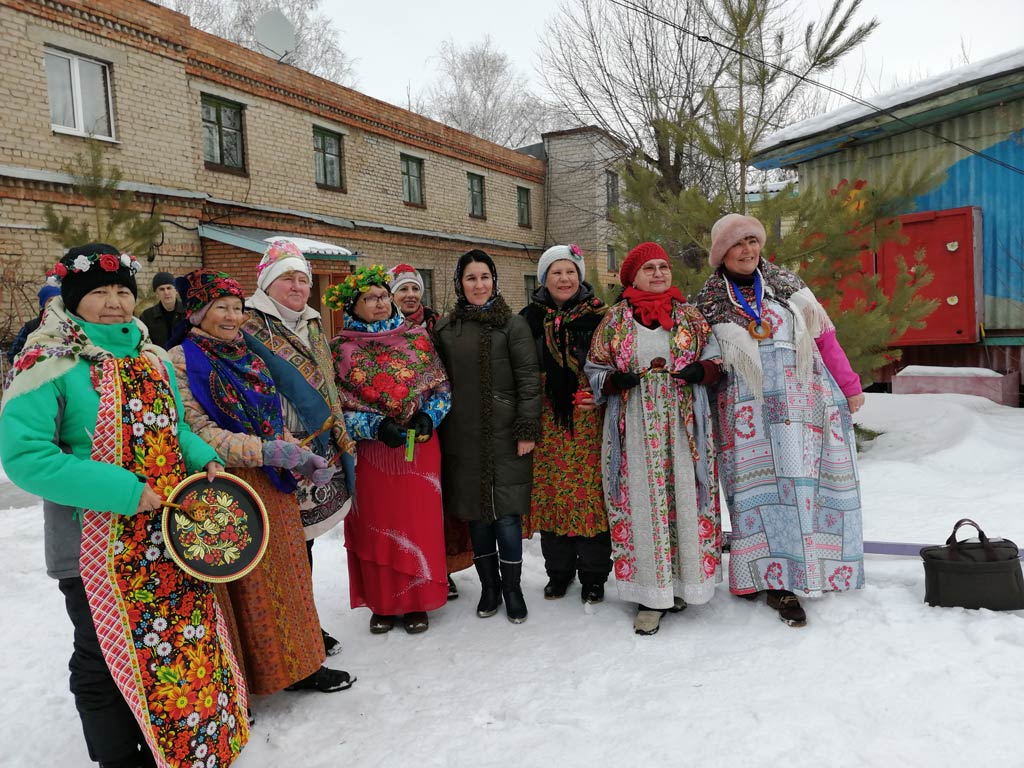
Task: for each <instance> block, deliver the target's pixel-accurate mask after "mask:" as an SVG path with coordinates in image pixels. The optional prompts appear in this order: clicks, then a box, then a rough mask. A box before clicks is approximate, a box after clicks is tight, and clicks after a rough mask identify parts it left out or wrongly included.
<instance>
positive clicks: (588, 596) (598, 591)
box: [580, 582, 604, 605]
mask: <svg viewBox="0 0 1024 768" xmlns="http://www.w3.org/2000/svg"><path fill="white" fill-rule="evenodd" d="M580 600H582V601H583V602H584V603H587V604H588V605H595V604H596V603H603V602H604V584H588V583H586V582H584V583H583V590H582V591H581V592H580Z"/></svg>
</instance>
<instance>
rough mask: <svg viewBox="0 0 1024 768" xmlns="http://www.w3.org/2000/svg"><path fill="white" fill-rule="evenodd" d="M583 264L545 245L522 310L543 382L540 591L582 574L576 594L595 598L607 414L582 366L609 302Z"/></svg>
mask: <svg viewBox="0 0 1024 768" xmlns="http://www.w3.org/2000/svg"><path fill="white" fill-rule="evenodd" d="M586 269H587V267H586V262H585V261H584V260H583V253H582V252H581V251H580V249H579V247H578V246H576V245H553V246H552V247H550V248H548V249H547V250H546V251H544V253H543V254H542V255H541V257H540V261H539V262H538V263H537V283H538V285H539V286H540V287H538V288H537V290H536V291H534V293H533V296H532V297H531V302H530V304H529V305H527V307H526V308H525V309H524V310H523V311H522V313H521V314H522V315H523V317H525V318H526V321H527V322H528V323H529V324H530V330H531V332H532V333H533V338H534V341H535V343H536V345H537V355H538V357H539V359H540V361H541V381H542V383H543V385H544V409H543V411H542V413H541V426H542V431H543V435H542V437H541V439H540V440H539V441H538V442H537V450H536V451H535V452H534V458H533V500H532V505H531V508H530V523H531V525H532V526H533V527H534V529H536V530H540V545H541V552H543V554H544V568H545V569H546V570H547V574H548V583H547V585H546V586H545V587H544V597H545V598H546V599H548V600H556V599H558V598H560V597H564V596H565V593H566V590H567V589H568V587H569V585H570V584H571V583H572V581H573V579H574V578H575V577H576V575H577V574H579V578H580V585H581V592H580V599H582V600H583V602H585V603H599V602H601V601H602V600H603V599H604V584H605V582H606V581H607V580H608V573H609V572H610V571H611V567H612V562H611V540H610V538H609V536H608V514H607V512H605V508H604V494H603V493H602V490H601V424H602V421H603V417H604V414H603V413H602V411H601V409H600V408H599V407H598V406H597V405H596V404H595V403H594V396H593V393H592V392H591V391H590V382H589V381H588V380H587V377H586V374H585V373H584V366H585V365H586V362H587V353H588V352H589V351H590V344H591V341H592V340H593V337H594V330H595V329H596V328H597V326H598V323H600V322H601V319H602V318H603V317H604V314H605V312H607V311H608V307H607V306H606V305H605V303H604V302H603V301H601V300H600V299H599V298H597V297H596V296H594V289H593V288H592V287H591V286H590V284H589V283H587V282H586V281H584V279H583V278H584V276H585V275H586ZM567 478H572V482H567Z"/></svg>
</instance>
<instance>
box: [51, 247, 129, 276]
mask: <svg viewBox="0 0 1024 768" xmlns="http://www.w3.org/2000/svg"><path fill="white" fill-rule="evenodd" d="M94 266H96V267H98V268H99V269H100V270H102V271H104V272H117V271H118V270H119V269H121V268H122V267H125V268H127V269H128V270H130V271H131V273H132V277H135V275H136V273H138V271H139V270H140V269H141V268H142V266H141V265H140V264H139V260H138V259H136V258H135V257H134V256H132V255H131V254H130V253H122V254H121V255H120V256H118V255H116V254H113V253H90V254H88V255H86V254H81V253H80V254H78V255H77V256H75V257H73V258H70V257H68V256H62V257H61V259H60V261H58V262H57V263H56V264H54V265H53V266H52V267H50V269H48V270H47V271H46V276H47V278H51V277H55V278H57V279H58V280H63V279H64V278H65V277H67V276H68V273H73V274H82V273H84V272H88V271H89V270H90V269H92V268H93V267H94Z"/></svg>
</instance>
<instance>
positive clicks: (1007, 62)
mask: <svg viewBox="0 0 1024 768" xmlns="http://www.w3.org/2000/svg"><path fill="white" fill-rule="evenodd" d="M1019 69H1024V48H1016V49H1014V50H1012V51H1006V52H1005V53H1001V54H999V55H997V56H992V57H990V58H987V59H984V60H982V61H977V62H974V63H972V64H966V65H964V66H962V67H957V68H955V69H950V70H948V71H946V72H942V73H940V74H938V75H933V76H932V77H926V78H925V79H923V80H919V81H918V82H916V83H911V84H910V85H907V86H904V87H902V88H896V89H895V90H892V91H888V92H887V93H880V94H878V95H876V96H871V97H868V98H866V99H862V101H865V102H867V103H868V106H865V105H864V104H859V103H850V104H846V105H844V106H842V107H839V109H835V110H832V111H831V112H828V113H826V114H824V115H818V116H817V117H812V118H809V119H807V120H801V121H800V122H798V123H794V124H793V125H790V126H787V127H785V128H783V129H782V130H781V131H776V132H775V133H773V134H771V135H770V136H768V137H767V138H765V139H764V140H763V141H761V142H759V144H758V147H757V151H758V152H768V151H770V150H772V149H775V148H776V147H779V146H781V145H783V144H789V143H791V142H794V141H797V140H799V139H803V138H807V137H809V136H815V135H817V134H819V133H824V132H825V131H828V130H830V129H832V128H837V127H841V126H844V125H848V124H850V123H854V122H856V121H858V120H860V119H862V118H864V117H868V116H869V115H873V114H874V113H875V112H877V111H878V110H887V111H894V110H896V109H897V108H899V107H903V106H907V105H909V104H912V103H913V102H915V101H920V100H921V99H924V98H927V97H929V96H936V95H939V94H941V93H944V92H946V91H949V90H952V89H954V88H958V87H961V86H964V85H967V84H969V83H975V82H979V81H981V80H987V79H990V78H993V77H997V76H999V75H1002V74H1006V73H1009V72H1013V71H1015V70H1019Z"/></svg>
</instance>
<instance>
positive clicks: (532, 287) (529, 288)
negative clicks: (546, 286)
mask: <svg viewBox="0 0 1024 768" xmlns="http://www.w3.org/2000/svg"><path fill="white" fill-rule="evenodd" d="M523 288H525V289H526V303H527V304H529V303H530V300H531V299H532V298H533V292H534V291H536V290H537V275H535V274H534V275H523Z"/></svg>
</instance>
